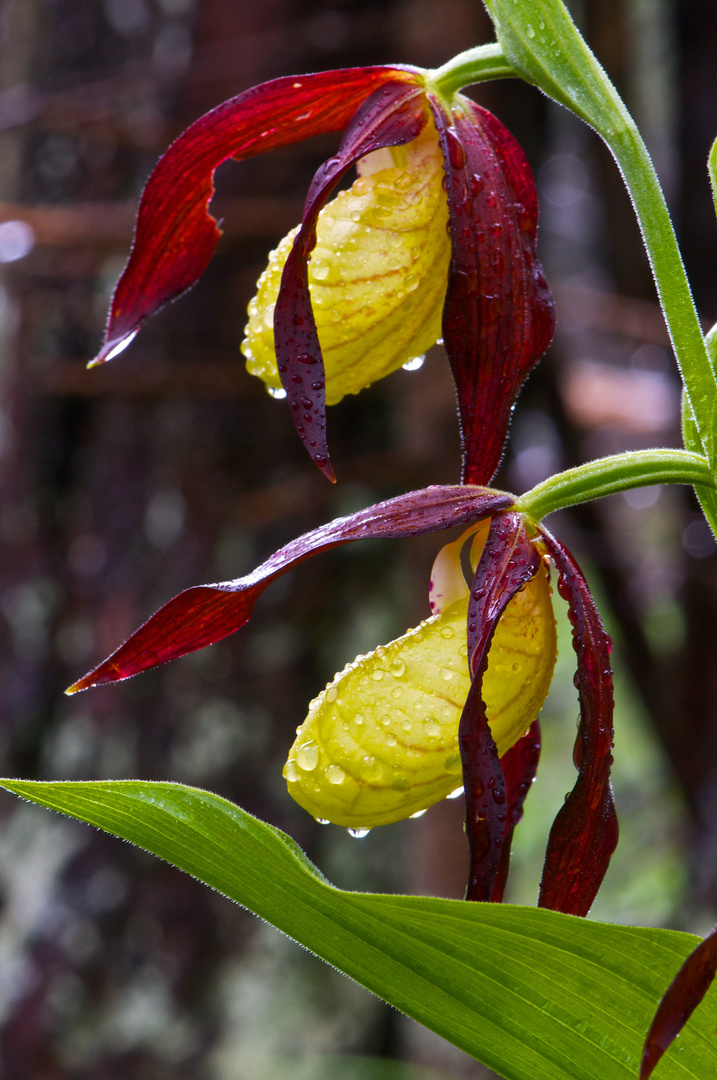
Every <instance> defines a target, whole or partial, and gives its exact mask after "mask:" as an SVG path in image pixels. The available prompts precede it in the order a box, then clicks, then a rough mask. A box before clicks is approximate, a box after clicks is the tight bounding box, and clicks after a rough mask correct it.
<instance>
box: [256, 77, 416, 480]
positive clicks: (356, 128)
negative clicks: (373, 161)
mask: <svg viewBox="0 0 717 1080" xmlns="http://www.w3.org/2000/svg"><path fill="white" fill-rule="evenodd" d="M427 120H428V110H427V107H426V97H425V93H424V91H423V89H422V88H421V87H419V86H416V85H413V86H412V85H410V84H408V85H407V84H406V82H405V81H403V82H398V81H394V82H387V83H385V84H384V85H383V86H381V87H380V88H379V89H377V90H374V92H373V93H372V94H371V96H370V97H369V98H368V99H367V100H366V101H365V102H364V103H363V105H361V107H360V108H359V110H358V112H357V113H356V115H355V116H354V117H353V119H352V121H351V123H350V124H349V126H348V128H347V129H346V132H345V134H344V137H343V139H342V141H341V146H340V147H339V151H338V153H337V154H336V156H335V157H332V158H330V159H329V160H328V161H327V162H325V163H324V164H323V165H322V166H321V167H320V168H319V170H318V171H317V173H316V175H315V176H314V179H313V181H312V184H311V187H310V189H309V194H308V196H307V199H306V206H305V208H304V219H303V221H302V223H301V228H300V229H299V231H298V233H297V235H296V238H295V240H294V244H293V247H292V249H291V251H290V253H289V257H288V259H287V260H286V264H285V266H284V271H283V274H282V278H281V288H280V290H279V296H278V299H277V302H276V307H275V309H274V344H275V348H276V360H277V364H278V365H279V376H280V378H281V383H282V386H283V387H284V389H285V390H286V395H287V398H288V401H289V405H290V406H291V410H292V415H293V418H294V424H295V425H296V430H297V432H298V433H299V437H300V438H301V441H302V442H303V444H304V446H305V447H306V449H307V450H308V451H309V454H310V455H311V457H312V458H313V460H314V462H315V463H316V464H317V465H318V467H319V468H320V469H321V471H322V472H323V473H325V474H326V476H328V477H329V479H331V480H334V479H335V477H334V471H333V469H332V468H331V464H330V462H329V460H328V448H327V444H326V393H325V379H324V361H323V357H322V355H321V347H320V345H319V338H318V335H317V333H316V323H315V321H314V313H313V311H312V308H311V297H310V295H309V280H308V257H309V255H310V254H311V252H312V251H313V249H314V247H315V245H316V221H317V218H318V216H319V212H320V211H321V209H322V208H323V207H324V205H325V204H326V200H327V199H328V197H329V195H330V194H331V192H332V191H333V190H334V188H335V187H336V185H337V184H338V182H339V180H340V179H341V178H342V176H344V175H345V173H347V172H348V170H349V169H350V168H351V167H352V166H353V165H355V164H356V162H357V161H358V160H359V159H360V158H362V157H365V155H366V154H370V153H371V151H373V150H379V149H380V148H381V147H384V146H398V145H400V144H403V143H407V142H411V141H412V140H413V139H416V138H417V137H418V136H419V135H420V133H421V131H422V130H423V128H424V127H425V125H426V122H427Z"/></svg>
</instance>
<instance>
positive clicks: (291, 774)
mask: <svg viewBox="0 0 717 1080" xmlns="http://www.w3.org/2000/svg"><path fill="white" fill-rule="evenodd" d="M284 777H285V779H286V780H288V781H289V783H290V784H295V783H296V781H297V780H298V779H299V770H298V769H297V767H296V762H295V761H287V763H286V765H285V766H284Z"/></svg>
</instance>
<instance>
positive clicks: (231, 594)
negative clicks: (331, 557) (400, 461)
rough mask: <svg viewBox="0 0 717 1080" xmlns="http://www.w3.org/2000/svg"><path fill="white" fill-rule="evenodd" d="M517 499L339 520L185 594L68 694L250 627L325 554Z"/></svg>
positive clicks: (440, 492) (389, 509) (437, 492)
mask: <svg viewBox="0 0 717 1080" xmlns="http://www.w3.org/2000/svg"><path fill="white" fill-rule="evenodd" d="M514 501H515V500H514V497H513V496H512V495H508V494H506V493H505V492H501V491H492V490H490V489H488V488H479V487H465V486H462V485H453V486H439V485H435V486H432V487H428V488H423V490H422V491H412V492H410V493H409V494H408V495H398V496H397V497H396V498H395V499H387V500H386V502H382V503H376V505H375V506H369V507H368V508H367V509H366V510H359V511H358V512H357V513H355V514H350V515H349V516H348V517H344V518H336V520H335V521H331V522H329V524H328V525H322V526H321V527H320V528H318V529H314V531H313V532H310V533H305V534H304V536H300V537H298V539H296V540H292V541H291V543H289V544H287V545H286V546H285V547H283V548H280V549H279V550H278V551H275V552H274V554H273V555H272V556H271V557H270V558H268V559H267V560H266V562H264V563H262V564H261V566H259V567H257V569H256V570H254V571H253V573H251V574H248V575H247V576H246V577H243V578H237V579H236V580H234V581H222V582H220V583H219V584H216V585H197V586H195V587H193V588H191V589H185V591H184V592H182V593H179V595H178V596H175V597H174V599H172V600H170V601H169V603H167V604H165V605H164V607H162V608H160V609H159V611H158V612H156V614H154V615H153V616H152V617H151V619H148V620H147V622H146V623H145V624H144V625H143V626H141V627H140V628H139V630H137V631H135V633H134V634H133V635H132V636H131V637H130V638H129V639H128V640H127V641H126V642H125V643H124V645H121V646H120V648H119V649H117V650H116V652H114V653H113V654H112V655H111V656H110V657H108V659H107V660H105V661H104V663H102V664H100V665H99V667H97V668H95V669H94V670H93V671H91V672H90V673H89V674H88V675H85V676H84V678H82V679H80V680H79V681H78V682H76V683H75V684H74V685H73V686H71V687H70V688H69V690H68V691H67V692H68V693H76V692H77V691H78V690H86V689H87V688H88V687H90V686H97V685H98V684H99V683H106V682H117V680H118V679H127V678H129V676H130V675H138V674H139V672H140V671H147V670H148V669H149V668H153V667H156V666H157V665H158V664H163V663H165V662H166V661H167V660H175V659H176V658H177V657H179V656H184V655H185V654H186V653H189V652H194V651H195V650H196V649H203V648H204V647H205V646H206V645H212V644H214V642H215V641H221V639H222V638H224V637H226V636H227V635H228V634H233V633H234V631H235V630H239V629H240V627H242V626H244V624H245V623H246V622H247V620H248V619H249V617H250V616H251V613H252V611H253V610H254V604H255V603H256V600H257V597H258V596H259V595H260V594H261V593H262V592H263V591H264V589H266V587H267V586H268V585H270V584H271V582H272V581H275V580H276V578H278V577H281V575H282V574H285V573H286V572H287V571H288V570H291V568H292V567H293V566H296V565H297V564H298V563H301V562H304V561H305V560H306V559H310V558H311V556H312V555H317V554H318V553H319V552H321V551H329V550H330V549H331V548H334V547H338V546H339V545H341V544H348V543H351V542H352V541H353V540H368V539H371V538H377V537H378V538H382V539H385V538H398V537H402V536H423V535H424V534H425V533H431V532H437V531H439V530H440V529H449V528H450V527H451V526H453V525H467V524H468V523H469V522H473V521H479V520H480V519H481V518H483V517H486V516H487V515H488V514H491V513H494V512H496V511H498V510H504V509H505V508H506V507H508V506H511V505H512V504H513V502H514Z"/></svg>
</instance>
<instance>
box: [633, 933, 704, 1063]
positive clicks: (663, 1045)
mask: <svg viewBox="0 0 717 1080" xmlns="http://www.w3.org/2000/svg"><path fill="white" fill-rule="evenodd" d="M715 973H717V927H715V929H714V930H713V931H712V932H711V933H710V934H708V935H707V937H706V938H705V939H704V941H701V942H700V944H699V945H698V946H697V948H696V949H695V950H694V952H691V953H690V955H689V956H688V957H687V959H686V960H685V962H684V964H683V965H682V967H681V968H680V970H679V971H678V972H677V975H676V976H675V978H674V979H673V980H672V982H671V983H670V985H669V986H668V988H667V990H666V991H665V994H664V996H663V998H662V1001H661V1002H660V1004H659V1006H658V1009H657V1012H656V1013H655V1019H654V1020H653V1021H652V1023H651V1024H650V1030H649V1031H648V1033H647V1038H646V1039H645V1047H644V1050H643V1052H642V1062H641V1064H640V1076H639V1080H649V1077H650V1076H651V1075H652V1070H653V1069H654V1068H655V1065H657V1062H658V1061H659V1060H660V1058H661V1057H662V1055H663V1054H664V1053H665V1051H666V1050H667V1049H668V1047H669V1046H670V1045H671V1043H672V1041H673V1040H674V1039H675V1038H677V1036H678V1035H679V1034H680V1032H681V1031H682V1029H683V1027H684V1026H685V1024H686V1023H687V1021H688V1020H689V1018H690V1017H691V1016H692V1013H693V1012H694V1011H695V1009H696V1008H697V1006H698V1005H699V1003H700V1002H701V1001H702V998H703V997H704V996H705V994H706V993H707V991H708V990H709V988H710V986H711V985H712V982H713V980H714V977H715Z"/></svg>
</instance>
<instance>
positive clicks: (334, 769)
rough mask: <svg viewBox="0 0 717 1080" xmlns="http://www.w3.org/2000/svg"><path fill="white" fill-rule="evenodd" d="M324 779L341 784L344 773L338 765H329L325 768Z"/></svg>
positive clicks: (344, 777) (344, 776)
mask: <svg viewBox="0 0 717 1080" xmlns="http://www.w3.org/2000/svg"><path fill="white" fill-rule="evenodd" d="M326 779H327V780H328V782H329V783H330V784H337V785H338V784H343V782H344V780H345V779H346V773H345V772H344V770H343V769H342V768H341V766H340V765H329V767H328V769H327V770H326Z"/></svg>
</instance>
